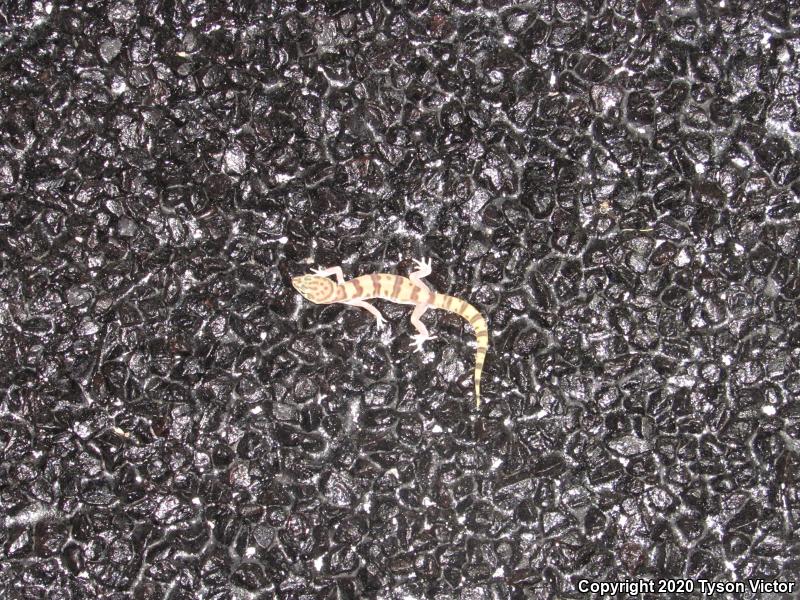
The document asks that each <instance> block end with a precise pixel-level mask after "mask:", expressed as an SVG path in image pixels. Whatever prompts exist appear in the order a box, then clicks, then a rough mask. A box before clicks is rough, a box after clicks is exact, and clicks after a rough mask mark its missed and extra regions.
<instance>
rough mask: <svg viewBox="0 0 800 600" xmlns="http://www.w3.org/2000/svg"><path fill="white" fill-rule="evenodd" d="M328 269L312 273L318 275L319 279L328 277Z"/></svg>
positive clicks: (314, 270) (316, 270)
mask: <svg viewBox="0 0 800 600" xmlns="http://www.w3.org/2000/svg"><path fill="white" fill-rule="evenodd" d="M326 270H327V269H313V268H312V269H311V273H313V274H314V275H317V276H318V277H327V276H328V275H327V274H326V273H325V271H326Z"/></svg>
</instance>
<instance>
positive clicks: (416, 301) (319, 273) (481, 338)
mask: <svg viewBox="0 0 800 600" xmlns="http://www.w3.org/2000/svg"><path fill="white" fill-rule="evenodd" d="M414 264H415V266H416V268H417V269H416V270H415V271H413V272H412V273H410V274H409V276H408V277H402V276H400V275H392V274H390V273H372V274H371V275H362V276H361V277H356V278H355V279H351V280H349V281H345V279H344V273H343V272H342V268H341V267H331V268H329V269H312V270H311V272H312V273H313V274H312V275H300V276H298V277H294V278H292V286H293V287H294V289H296V290H297V291H298V292H300V294H301V295H302V296H303V297H304V298H305V299H306V300H309V301H310V302H313V303H314V304H346V305H348V306H356V307H358V308H363V309H364V310H367V311H369V313H370V314H371V315H372V316H374V317H375V320H376V321H377V326H378V329H381V328H382V327H383V326H384V325H385V324H386V319H384V318H383V315H382V314H381V313H380V311H379V310H378V309H377V308H375V307H374V306H373V305H372V304H369V303H368V302H367V300H373V299H375V298H380V299H382V300H389V301H390V302H395V303H397V304H410V305H413V306H414V311H413V312H412V313H411V324H412V325H413V326H414V328H415V329H416V330H417V334H416V335H414V336H412V339H413V340H414V341H413V342H412V344H413V346H414V350H415V351H416V352H422V349H423V348H422V346H423V344H424V343H425V342H426V341H427V340H433V339H436V336H435V335H430V333H429V332H428V328H427V327H425V325H424V323H422V321H421V320H420V318H421V317H422V315H424V314H425V311H427V310H428V309H429V308H439V309H441V310H446V311H448V312H451V313H454V314H456V315H458V316H459V317H461V318H463V319H465V320H466V321H467V322H469V324H470V325H472V328H473V330H474V331H475V339H476V342H477V349H476V351H475V405H476V406H480V403H481V373H482V372H483V362H484V359H485V358H486V352H487V350H488V349H489V328H488V327H487V325H486V319H484V318H483V316H482V315H481V313H480V312H479V311H478V309H477V308H475V307H474V306H472V305H471V304H469V303H468V302H464V301H463V300H461V299H460V298H455V297H453V296H448V295H446V294H440V293H438V292H434V291H433V290H431V289H430V288H429V287H428V286H427V285H426V284H425V282H423V281H422V280H423V279H424V278H425V277H427V276H428V275H430V274H431V272H432V269H431V259H428V260H427V261H426V260H425V259H424V258H423V259H422V260H416V259H415V260H414ZM331 275H334V276H335V277H336V282H335V283H334V282H333V281H332V280H331V279H330V276H331Z"/></svg>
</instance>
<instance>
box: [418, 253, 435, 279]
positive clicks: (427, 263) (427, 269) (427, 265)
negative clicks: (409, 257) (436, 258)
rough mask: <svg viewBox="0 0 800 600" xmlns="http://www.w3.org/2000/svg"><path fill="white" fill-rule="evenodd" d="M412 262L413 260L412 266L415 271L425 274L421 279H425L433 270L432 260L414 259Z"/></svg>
mask: <svg viewBox="0 0 800 600" xmlns="http://www.w3.org/2000/svg"><path fill="white" fill-rule="evenodd" d="M413 260H414V265H415V266H416V267H417V269H419V270H420V271H422V272H423V273H425V275H421V277H426V276H427V275H430V274H431V271H432V270H433V269H432V264H433V262H432V259H430V258H425V257H423V258H421V259H420V260H417V259H416V258H415V259H413Z"/></svg>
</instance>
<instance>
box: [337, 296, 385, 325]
mask: <svg viewBox="0 0 800 600" xmlns="http://www.w3.org/2000/svg"><path fill="white" fill-rule="evenodd" d="M345 304H347V305H348V306H357V307H358V308H363V309H364V310H367V311H369V313H370V314H371V315H372V316H373V317H375V320H376V321H377V324H378V329H383V326H384V325H386V319H384V318H383V315H382V314H381V311H379V310H378V309H377V308H375V307H374V306H372V304H370V303H369V302H364V301H363V300H348V301H347V302H345Z"/></svg>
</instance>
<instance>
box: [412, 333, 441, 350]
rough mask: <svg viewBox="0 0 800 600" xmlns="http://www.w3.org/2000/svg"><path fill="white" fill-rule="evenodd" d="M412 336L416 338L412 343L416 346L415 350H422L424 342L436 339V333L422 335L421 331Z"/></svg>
mask: <svg viewBox="0 0 800 600" xmlns="http://www.w3.org/2000/svg"><path fill="white" fill-rule="evenodd" d="M411 337H412V338H413V339H414V341H413V342H412V343H411V344H412V346H414V352H422V350H423V348H422V344H424V343H425V342H426V341H428V340H435V339H436V336H435V335H422V334H421V333H418V334H417V335H412V336H411Z"/></svg>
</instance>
